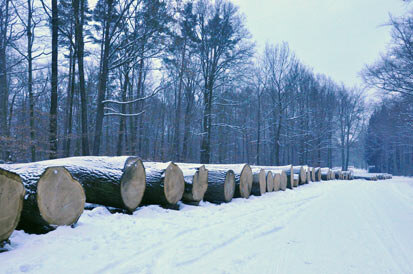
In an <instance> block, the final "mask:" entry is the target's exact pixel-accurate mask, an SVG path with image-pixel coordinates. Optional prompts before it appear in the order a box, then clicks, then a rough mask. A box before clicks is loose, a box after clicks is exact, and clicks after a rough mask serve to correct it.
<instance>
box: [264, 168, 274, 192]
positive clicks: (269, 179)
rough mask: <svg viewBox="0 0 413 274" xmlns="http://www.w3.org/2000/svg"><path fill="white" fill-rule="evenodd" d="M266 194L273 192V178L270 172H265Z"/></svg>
mask: <svg viewBox="0 0 413 274" xmlns="http://www.w3.org/2000/svg"><path fill="white" fill-rule="evenodd" d="M266 181H267V192H272V191H274V176H273V175H272V172H271V171H268V172H267V178H266Z"/></svg>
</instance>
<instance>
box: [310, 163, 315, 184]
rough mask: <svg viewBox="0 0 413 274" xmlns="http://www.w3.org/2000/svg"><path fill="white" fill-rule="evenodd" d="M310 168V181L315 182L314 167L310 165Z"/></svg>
mask: <svg viewBox="0 0 413 274" xmlns="http://www.w3.org/2000/svg"><path fill="white" fill-rule="evenodd" d="M310 169H311V181H313V182H315V181H316V175H315V167H310Z"/></svg>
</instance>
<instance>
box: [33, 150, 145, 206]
mask: <svg viewBox="0 0 413 274" xmlns="http://www.w3.org/2000/svg"><path fill="white" fill-rule="evenodd" d="M37 164H38V165H41V166H43V167H48V166H63V167H65V168H66V169H67V170H68V171H69V172H70V174H71V175H72V176H73V178H74V179H75V180H76V181H78V182H79V183H80V184H81V185H82V187H83V189H84V191H85V194H86V201H87V202H88V203H92V204H99V205H104V206H108V207H115V208H120V209H125V210H127V211H129V212H132V211H134V210H135V209H136V208H137V207H138V206H139V204H140V203H141V200H142V197H143V194H144V192H145V186H146V183H145V169H144V167H143V164H142V161H141V160H140V159H139V158H138V157H130V156H119V157H107V156H83V157H69V158H61V159H56V160H48V161H41V162H37Z"/></svg>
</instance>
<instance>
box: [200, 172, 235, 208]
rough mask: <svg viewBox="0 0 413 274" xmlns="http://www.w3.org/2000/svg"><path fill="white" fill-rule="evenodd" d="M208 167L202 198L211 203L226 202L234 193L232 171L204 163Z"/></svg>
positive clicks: (233, 175)
mask: <svg viewBox="0 0 413 274" xmlns="http://www.w3.org/2000/svg"><path fill="white" fill-rule="evenodd" d="M205 167H206V168H207V169H208V188H207V191H206V192H205V195H204V200H205V201H208V202H211V203H218V204H220V203H228V202H230V201H231V200H232V198H233V197H234V193H235V174H234V171H232V170H229V169H226V168H222V167H220V166H216V165H205Z"/></svg>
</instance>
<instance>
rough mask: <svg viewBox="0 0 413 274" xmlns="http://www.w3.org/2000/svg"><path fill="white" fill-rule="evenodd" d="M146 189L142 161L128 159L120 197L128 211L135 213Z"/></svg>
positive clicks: (121, 181)
mask: <svg viewBox="0 0 413 274" xmlns="http://www.w3.org/2000/svg"><path fill="white" fill-rule="evenodd" d="M145 188H146V173H145V168H144V166H143V163H142V161H141V160H140V159H138V158H133V157H130V158H128V159H127V160H126V162H125V167H124V172H123V174H122V177H121V180H120V195H121V196H122V201H123V204H124V205H125V207H126V209H127V210H129V211H134V210H135V209H136V208H137V207H138V206H139V205H140V203H141V201H142V197H143V194H144V193H145Z"/></svg>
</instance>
